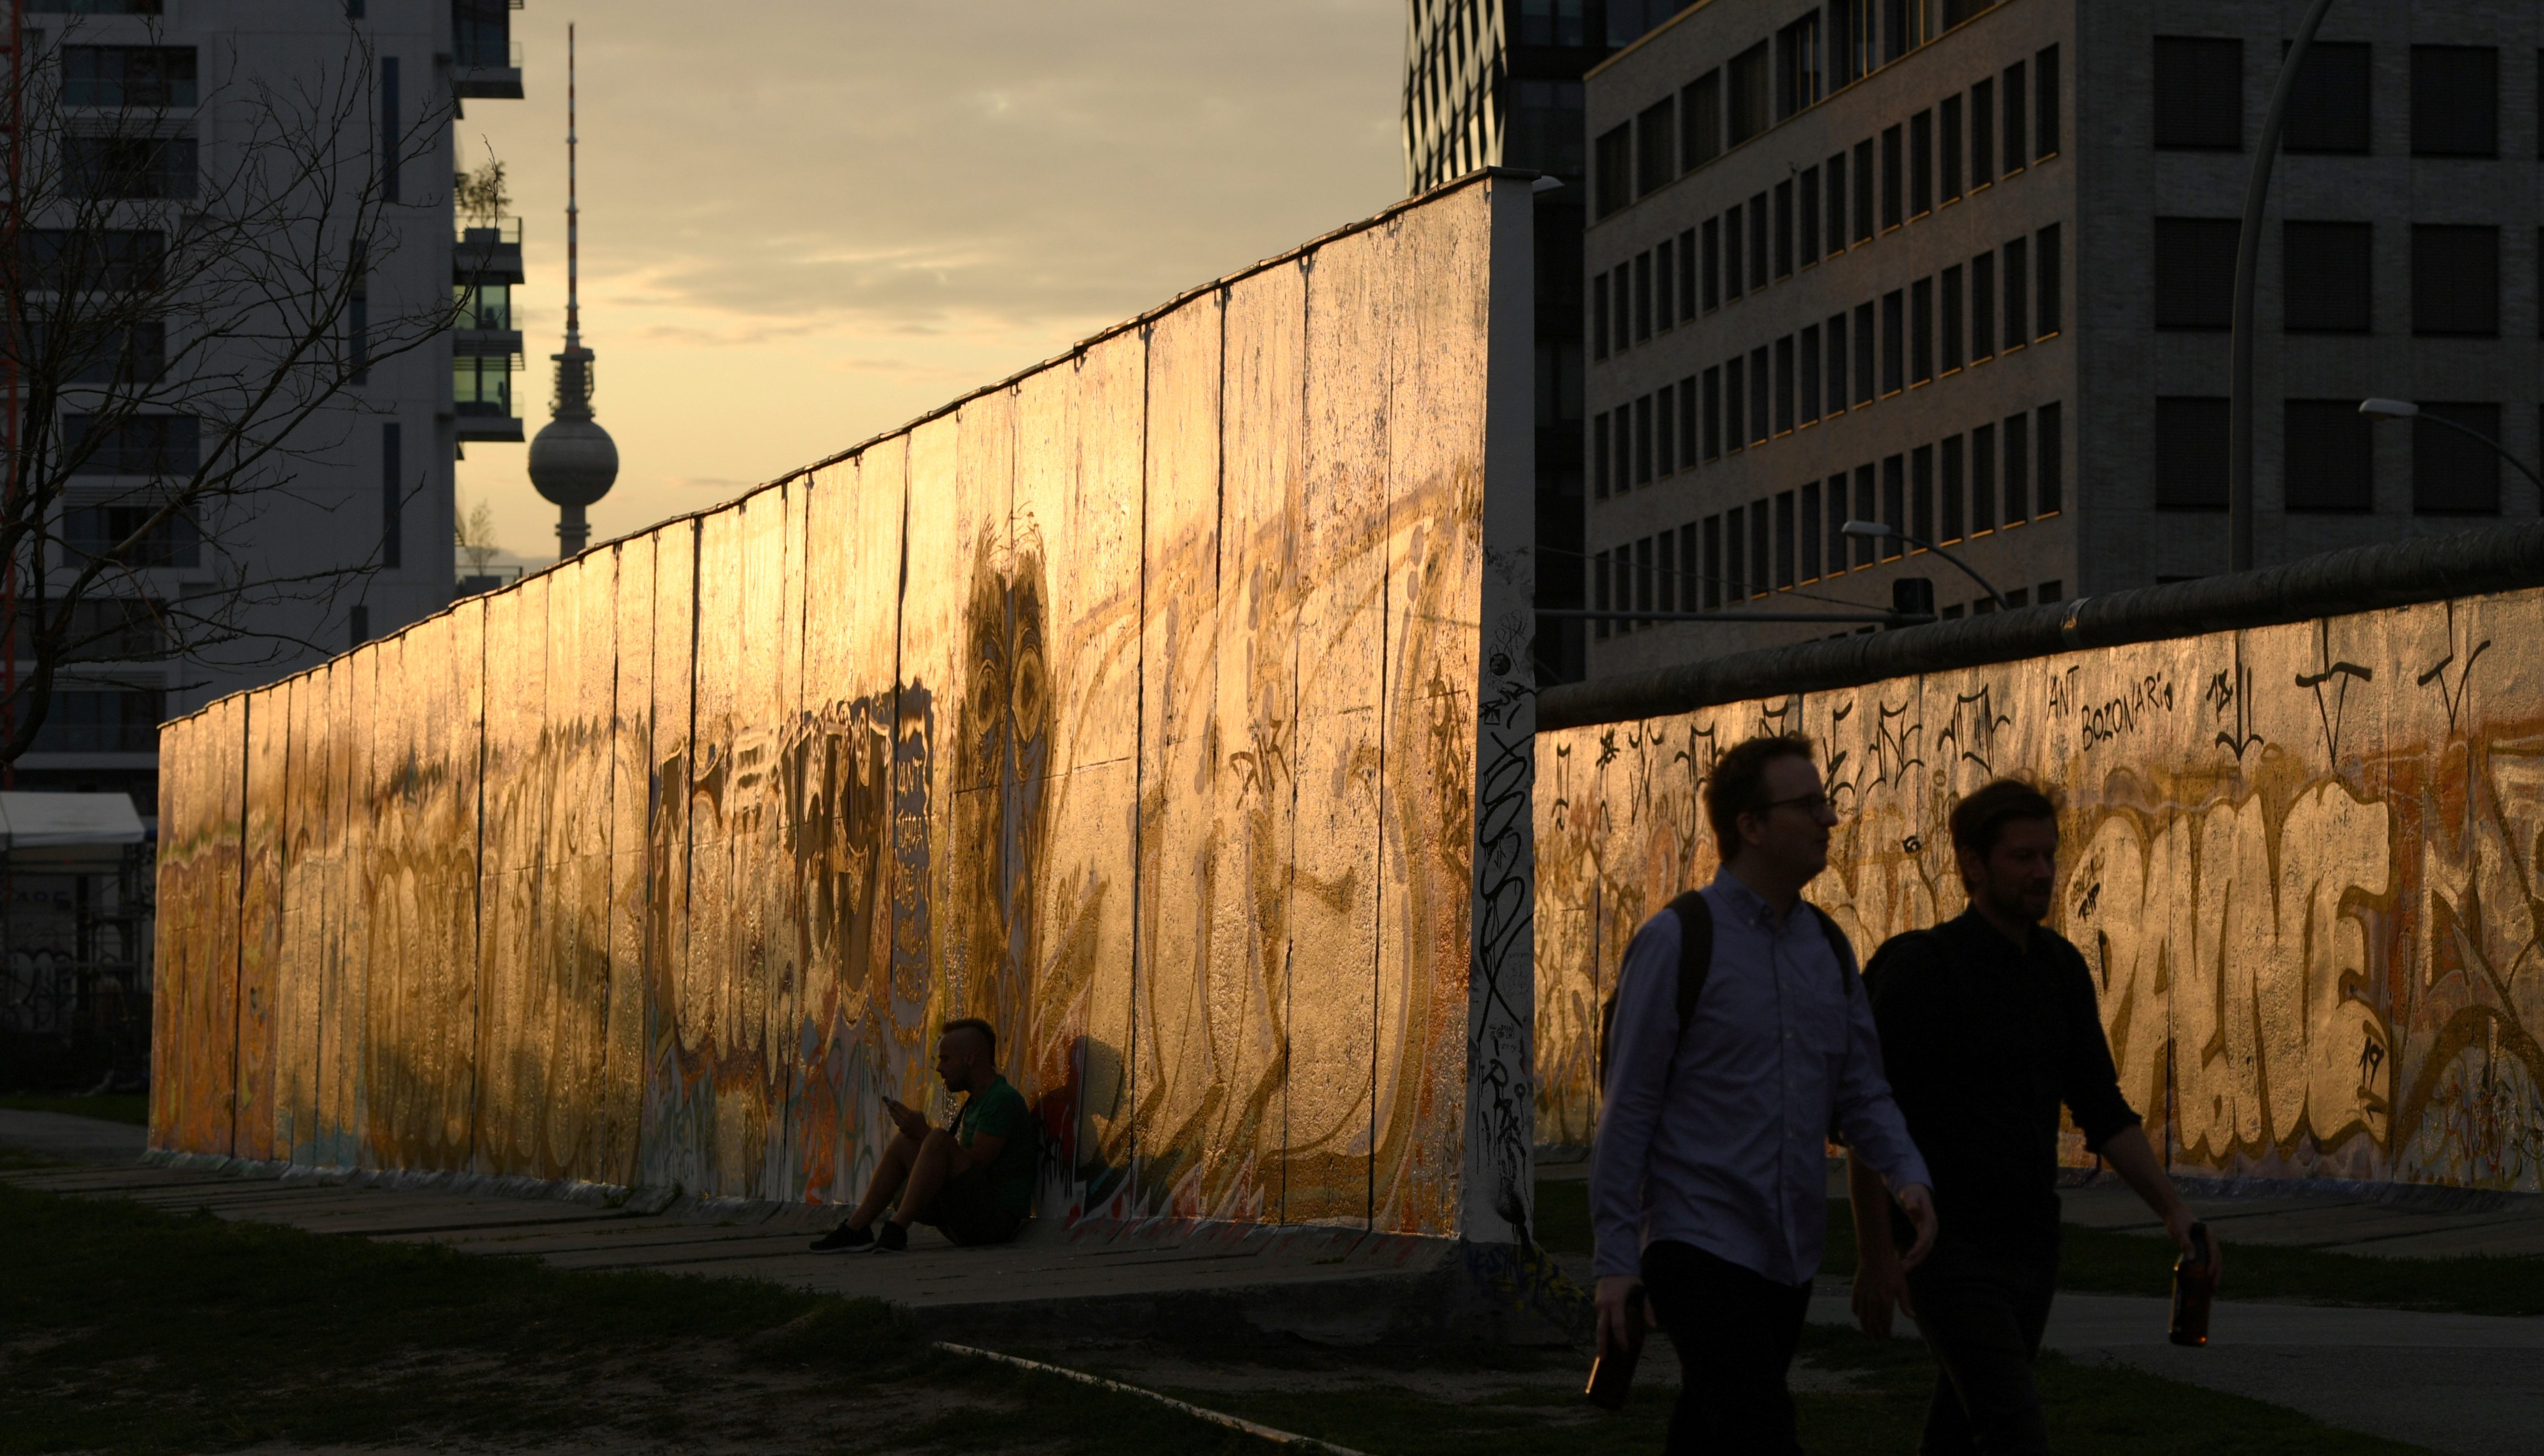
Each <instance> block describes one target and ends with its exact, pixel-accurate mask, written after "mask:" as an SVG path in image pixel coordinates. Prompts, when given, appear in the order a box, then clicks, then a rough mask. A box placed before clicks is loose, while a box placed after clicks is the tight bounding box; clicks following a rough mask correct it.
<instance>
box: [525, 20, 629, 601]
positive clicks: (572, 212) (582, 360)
mask: <svg viewBox="0 0 2544 1456" xmlns="http://www.w3.org/2000/svg"><path fill="white" fill-rule="evenodd" d="M574 149H575V133H574V27H573V26H572V25H568V26H567V27H566V28H565V352H564V353H563V354H552V355H549V356H548V358H550V359H552V360H555V361H556V398H555V399H554V400H553V401H551V402H550V404H549V406H548V413H549V415H550V416H551V417H552V418H551V419H550V420H549V421H548V423H547V424H546V425H544V426H542V427H540V430H539V433H538V435H537V436H536V437H535V438H533V439H532V440H531V441H530V484H532V485H534V486H536V487H538V492H539V494H540V495H542V496H545V497H546V498H547V499H548V500H550V501H552V502H554V503H555V504H556V507H557V559H558V560H560V561H563V560H564V559H566V558H567V557H569V556H573V555H575V554H576V553H578V552H580V551H582V550H583V547H584V543H585V542H587V541H589V540H590V539H592V524H591V523H590V522H588V521H586V520H585V519H584V514H583V513H584V511H585V509H586V508H587V507H590V506H593V505H596V504H597V503H598V502H599V500H600V498H601V497H602V496H605V495H607V494H609V487H610V486H611V485H613V484H615V483H617V480H618V445H617V444H616V443H615V442H613V441H612V440H610V438H609V432H608V431H606V430H603V429H601V428H600V426H599V424H598V423H597V422H596V421H595V420H594V419H593V418H592V361H593V356H592V351H591V350H589V349H586V348H584V347H583V309H582V305H581V303H580V302H579V301H578V299H577V297H576V288H577V284H578V283H579V281H580V260H579V257H578V255H577V249H576V243H577V239H576V236H575V223H576V219H577V217H578V215H579V214H580V211H581V209H580V208H578V207H577V206H576V205H575V156H574Z"/></svg>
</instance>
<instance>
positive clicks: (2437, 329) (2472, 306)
mask: <svg viewBox="0 0 2544 1456" xmlns="http://www.w3.org/2000/svg"><path fill="white" fill-rule="evenodd" d="M2243 230H2244V225H2243V223H2242V222H2241V221H2240V220H2239V219H2236V218H2232V217H2159V218H2157V219H2155V277H2154V280H2153V283H2154V286H2153V288H2152V293H2153V299H2154V311H2155V326H2156V327H2157V328H2159V329H2224V328H2231V327H2232V326H2233V324H2234V302H2235V249H2236V243H2237V240H2238V239H2240V238H2241V237H2242V235H2243ZM2411 240H2412V241H2411V247H2412V255H2411V289H2412V291H2411V310H2412V315H2411V316H2412V332H2413V333H2415V334H2419V335H2425V336H2433V337H2445V336H2463V337H2475V338H2490V337H2497V336H2498V335H2499V333H2500V275H2501V266H2500V253H2501V248H2500V229H2499V228H2498V227H2496V226H2493V225H2491V224H2488V223H2427V222H2422V223H2414V224H2412V225H2411ZM2279 244H2280V251H2279V268H2280V275H2279V277H2280V283H2281V289H2280V291H2281V293H2282V295H2283V297H2282V304H2281V307H2282V311H2283V312H2282V317H2283V322H2284V326H2285V328H2286V329H2287V331H2288V332H2290V333H2309V334H2365V333H2372V332H2373V331H2374V328H2375V306H2374V305H2375V298H2376V289H2375V278H2376V269H2375V244H2376V227H2375V224H2374V223H2370V222H2311V221H2308V222H2299V221H2290V222H2285V223H2282V224H2281V225H2280V233H2279ZM2535 264H2536V270H2537V274H2536V277H2537V282H2538V284H2539V288H2544V231H2539V232H2538V233H2537V238H2536V251H2535ZM2539 296H2544V292H2539ZM2537 332H2538V333H2539V334H2544V314H2539V315H2538V318H2537Z"/></svg>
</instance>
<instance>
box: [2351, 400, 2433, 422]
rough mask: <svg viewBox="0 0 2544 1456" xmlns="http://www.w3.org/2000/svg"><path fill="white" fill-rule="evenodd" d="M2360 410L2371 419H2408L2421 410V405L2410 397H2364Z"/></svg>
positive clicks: (2359, 405)
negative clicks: (2409, 398)
mask: <svg viewBox="0 0 2544 1456" xmlns="http://www.w3.org/2000/svg"><path fill="white" fill-rule="evenodd" d="M2358 412H2359V413H2360V414H2362V415H2365V416H2366V417H2367V418H2369V419H2371V420H2408V419H2411V418H2412V417H2413V416H2414V415H2417V414H2419V413H2420V412H2421V407H2420V406H2419V405H2416V404H2414V403H2412V402H2411V401H2410V400H2408V399H2362V400H2360V401H2359V402H2358Z"/></svg>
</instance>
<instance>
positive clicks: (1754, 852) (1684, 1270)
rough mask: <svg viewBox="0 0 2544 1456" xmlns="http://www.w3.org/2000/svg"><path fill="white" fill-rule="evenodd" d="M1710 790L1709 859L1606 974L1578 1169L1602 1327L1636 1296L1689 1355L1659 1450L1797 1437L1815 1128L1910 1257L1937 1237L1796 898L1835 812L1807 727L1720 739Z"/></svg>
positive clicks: (1846, 982)
mask: <svg viewBox="0 0 2544 1456" xmlns="http://www.w3.org/2000/svg"><path fill="white" fill-rule="evenodd" d="M1705 806H1706V817H1707V819H1708V821H1709V824H1710V826H1711V828H1712V830H1713V835H1714V840H1715V842H1716V844H1717V845H1718V846H1719V848H1720V850H1721V855H1722V869H1721V871H1720V872H1719V873H1717V874H1716V875H1715V876H1714V877H1713V883H1711V884H1710V885H1708V886H1707V887H1706V888H1705V889H1703V890H1701V891H1695V892H1691V893H1689V894H1686V895H1682V896H1680V897H1679V899H1678V900H1676V901H1673V902H1672V903H1671V905H1670V907H1669V908H1668V909H1666V910H1663V911H1662V912H1660V913H1659V914H1657V915H1655V916H1653V917H1652V918H1651V919H1650V920H1648V921H1646V922H1644V923H1643V927H1642V929H1641V930H1638V931H1636V932H1635V934H1634V938H1633V940H1632V942H1631V943H1630V944H1629V945H1628V946H1627V947H1626V959H1625V966H1624V969H1623V972H1622V974H1621V976H1620V978H1619V986H1618V991H1617V999H1616V1007H1615V1016H1614V1023H1613V1025H1612V1027H1611V1028H1610V1032H1609V1045H1608V1053H1607V1055H1608V1065H1607V1068H1606V1077H1607V1083H1606V1098H1605V1100H1606V1106H1605V1108H1604V1110H1603V1112H1602V1114H1601V1116H1600V1119H1599V1134H1598V1145H1597V1150H1596V1155H1595V1159H1594V1161H1593V1163H1592V1165H1591V1173H1590V1206H1591V1217H1592V1220H1593V1223H1594V1225H1595V1228H1596V1231H1597V1236H1598V1263H1597V1268H1598V1276H1599V1282H1598V1308H1599V1343H1600V1348H1601V1350H1602V1351H1603V1352H1605V1351H1608V1350H1614V1349H1619V1348H1622V1347H1623V1346H1624V1345H1625V1344H1626V1342H1627V1341H1628V1340H1629V1339H1630V1337H1633V1336H1632V1335H1631V1333H1630V1326H1629V1324H1628V1321H1629V1319H1630V1317H1631V1314H1632V1311H1633V1309H1634V1305H1635V1303H1636V1300H1635V1294H1636V1291H1637V1290H1640V1291H1644V1294H1645V1298H1644V1299H1643V1300H1642V1301H1641V1303H1642V1304H1643V1306H1644V1318H1646V1319H1648V1320H1649V1321H1650V1322H1651V1323H1652V1324H1655V1325H1657V1326H1659V1327H1660V1328H1662V1329H1664V1330H1667V1331H1668V1332H1669V1336H1670V1343H1671V1344H1672V1345H1674V1346H1675V1347H1676V1348H1677V1350H1678V1357H1679V1362H1680V1365H1681V1367H1682V1369H1683V1371H1684V1379H1683V1383H1682V1385H1681V1387H1680V1392H1679V1399H1678V1407H1677V1410H1676V1411H1675V1412H1674V1413H1673V1414H1672V1416H1671V1417H1670V1432H1669V1446H1668V1449H1669V1451H1670V1452H1671V1453H1672V1456H1694V1453H1713V1452H1720V1453H1726V1456H1730V1453H1736V1456H1761V1453H1798V1452H1799V1451H1800V1450H1801V1446H1800V1445H1799V1443H1798V1441H1797V1440H1796V1438H1795V1435H1794V1429H1793V1403H1792V1397H1791V1395H1790V1393H1789V1391H1788V1389H1787V1386H1786V1372H1787V1370H1788V1369H1789V1366H1790V1365H1791V1364H1792V1358H1793V1348H1794V1345H1795V1344H1796V1343H1797V1342H1798V1340H1799V1339H1800V1337H1801V1328H1802V1319H1803V1316H1804V1315H1805V1313H1807V1311H1808V1310H1809V1308H1810V1297H1811V1276H1812V1275H1813V1274H1814V1273H1815V1272H1817V1271H1818V1268H1819V1262H1820V1252H1821V1243H1822V1241H1823V1238H1824V1236H1825V1234H1826V1218H1827V1213H1826V1206H1827V1187H1828V1182H1827V1177H1828V1174H1827V1153H1826V1148H1825V1140H1826V1139H1827V1138H1828V1137H1830V1136H1831V1135H1832V1134H1833V1133H1834V1134H1838V1135H1842V1136H1843V1138H1844V1140H1845V1141H1846V1142H1847V1143H1848V1145H1849V1146H1850V1147H1851V1148H1852V1149H1853V1150H1854V1153H1855V1155H1856V1156H1857V1157H1859V1158H1862V1159H1863V1160H1864V1161H1865V1163H1866V1165H1867V1166H1868V1167H1869V1168H1871V1169H1872V1170H1874V1171H1876V1172H1878V1173H1879V1174H1880V1175H1881V1177H1882V1179H1883V1181H1884V1182H1886V1184H1887V1185H1888V1187H1889V1189H1890V1192H1891V1196H1892V1197H1894V1198H1896V1199H1897V1200H1898V1203H1899V1205H1900V1208H1901V1210H1902V1211H1903V1212H1904V1213H1905V1214H1906V1215H1907V1217H1908V1219H1909V1221H1910V1223H1911V1225H1912V1227H1913V1228H1914V1230H1915V1233H1916V1240H1915V1242H1914V1244H1913V1245H1912V1246H1911V1247H1910V1248H1909V1249H1908V1250H1907V1251H1906V1252H1905V1253H1904V1254H1902V1255H1901V1258H1902V1260H1903V1262H1904V1263H1907V1264H1914V1263H1915V1262H1916V1261H1917V1260H1919V1259H1922V1258H1923V1257H1924V1256H1925V1254H1926V1250H1927V1248H1928V1247H1929V1246H1930V1245H1931V1244H1932V1243H1933V1242H1934V1238H1935V1212H1934V1202H1933V1198H1932V1195H1931V1192H1930V1184H1931V1179H1930V1178H1929V1177H1928V1176H1927V1173H1926V1164H1925V1160H1924V1159H1922V1158H1920V1157H1919V1156H1918V1153H1917V1148H1916V1145H1915V1144H1913V1143H1911V1142H1910V1141H1909V1139H1908V1132H1907V1128H1906V1126H1905V1125H1904V1124H1903V1123H1902V1122H1901V1120H1900V1116H1899V1109H1898V1108H1897V1107H1896V1106H1894V1105H1892V1103H1891V1100H1890V1088H1889V1084H1888V1083H1887V1082H1885V1081H1884V1080H1883V1077H1882V1072H1881V1047H1880V1041H1879V1038H1878V1036H1877V1035H1876V1033H1875V1032H1874V1029H1873V1022H1872V1012H1871V1008H1870V1006H1869V1004H1868V1001H1867V999H1866V997H1865V993H1864V988H1863V986H1862V985H1861V984H1860V981H1859V976H1858V972H1857V970H1856V964H1855V954H1854V952H1853V950H1852V949H1851V948H1849V946H1848V945H1847V942H1846V937H1845V936H1844V935H1843V934H1841V933H1839V931H1838V930H1837V928H1836V925H1835V924H1834V923H1833V922H1831V921H1830V920H1829V919H1828V918H1827V916H1825V915H1824V914H1822V913H1821V912H1820V911H1819V909H1818V908H1817V907H1815V906H1812V905H1810V904H1809V903H1807V902H1805V901H1803V900H1802V898H1801V890H1802V886H1804V885H1806V884H1808V883H1809V882H1810V881H1811V879H1812V878H1813V877H1814V876H1816V875H1817V874H1819V872H1820V871H1821V870H1822V869H1825V868H1826V867H1827V866H1828V845H1829V830H1830V828H1831V827H1832V826H1834V825H1835V824H1836V823H1837V813H1836V811H1835V809H1834V808H1833V807H1832V806H1831V805H1830V803H1829V800H1828V795H1827V793H1826V792H1825V790H1824V789H1823V788H1822V786H1821V783H1820V775H1819V769H1818V768H1817V767H1816V766H1815V765H1814V764H1813V762H1812V757H1811V747H1810V744H1809V743H1808V741H1806V740H1804V739H1800V738H1792V737H1767V738H1754V739H1751V740H1749V741H1748V742H1746V743H1743V744H1741V745H1739V746H1738V747H1736V748H1734V749H1732V750H1731V751H1730V752H1728V753H1726V754H1724V755H1723V756H1722V757H1721V758H1720V759H1719V760H1717V761H1716V762H1715V764H1714V767H1713V771H1712V774H1711V776H1710V778H1709V780H1708V782H1707V784H1706V787H1705ZM1683 947H1684V948H1686V949H1688V950H1690V951H1691V952H1692V953H1690V954H1687V955H1685V956H1683V955H1682V949H1683Z"/></svg>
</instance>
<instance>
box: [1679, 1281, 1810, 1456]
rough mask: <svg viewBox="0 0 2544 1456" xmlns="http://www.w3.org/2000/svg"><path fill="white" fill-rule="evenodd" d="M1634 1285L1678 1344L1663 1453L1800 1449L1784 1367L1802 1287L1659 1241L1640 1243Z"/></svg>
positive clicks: (1770, 1454)
mask: <svg viewBox="0 0 2544 1456" xmlns="http://www.w3.org/2000/svg"><path fill="white" fill-rule="evenodd" d="M1643 1292H1644V1295H1645V1297H1647V1298H1649V1299H1650V1300H1651V1302H1652V1309H1653V1310H1654V1311H1655V1312H1656V1313H1658V1314H1659V1316H1660V1318H1661V1328H1662V1329H1663V1330H1665V1331H1668V1332H1669V1337H1670V1343H1671V1344H1672V1345H1674V1346H1676V1347H1677V1349H1678V1363H1679V1369H1680V1371H1681V1375H1680V1384H1679V1391H1678V1407H1677V1409H1676V1410H1674V1411H1672V1412H1671V1413H1670V1428H1669V1452H1670V1456H1711V1453H1715V1452H1719V1453H1723V1456H1800V1452H1801V1449H1802V1446H1801V1442H1800V1440H1799V1439H1798V1438H1796V1437H1795V1435H1794V1433H1793V1397H1792V1393H1791V1392H1790V1391H1789V1390H1787V1389H1786V1388H1785V1372H1786V1371H1787V1370H1788V1369H1789V1367H1790V1366H1791V1365H1792V1363H1793V1346H1794V1345H1795V1344H1796V1343H1797V1342H1799V1341H1800V1339H1801V1337H1802V1317H1803V1316H1804V1315H1806V1314H1808V1313H1809V1312H1810V1308H1811V1286H1810V1285H1809V1284H1808V1283H1802V1284H1779V1283H1777V1282H1776V1281H1775V1280H1773V1279H1769V1278H1766V1277H1765V1276H1763V1275H1760V1274H1755V1273H1752V1272H1750V1271H1749V1270H1747V1269H1744V1268H1742V1267H1740V1266H1739V1265H1738V1264H1735V1263H1732V1262H1731V1261H1730V1260H1728V1259H1722V1258H1716V1257H1715V1256H1713V1255H1712V1254H1708V1253H1706V1252H1705V1251H1704V1250H1702V1249H1698V1248H1696V1247H1695V1246H1694V1245H1690V1244H1679V1243H1674V1242H1671V1241H1668V1240H1662V1241H1660V1242H1658V1243H1655V1244H1652V1245H1651V1246H1650V1247H1648V1248H1646V1249H1645V1250H1644V1251H1643Z"/></svg>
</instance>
